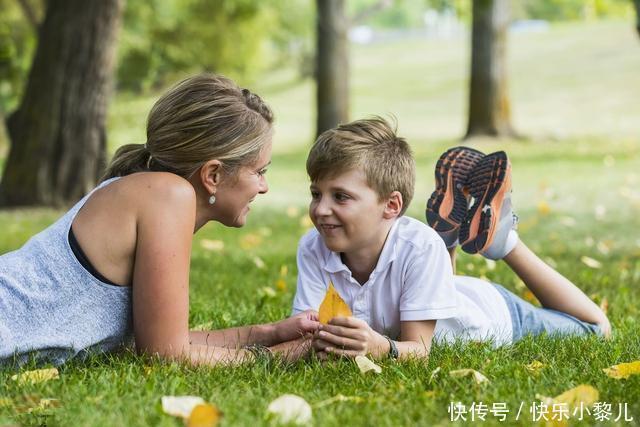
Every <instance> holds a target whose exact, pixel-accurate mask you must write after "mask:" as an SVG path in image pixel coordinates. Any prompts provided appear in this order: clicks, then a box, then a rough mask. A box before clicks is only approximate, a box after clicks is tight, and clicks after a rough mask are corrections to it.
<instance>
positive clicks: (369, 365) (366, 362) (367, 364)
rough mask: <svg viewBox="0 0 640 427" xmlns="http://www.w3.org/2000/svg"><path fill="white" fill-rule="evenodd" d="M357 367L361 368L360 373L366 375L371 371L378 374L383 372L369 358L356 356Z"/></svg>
mask: <svg viewBox="0 0 640 427" xmlns="http://www.w3.org/2000/svg"><path fill="white" fill-rule="evenodd" d="M356 365H358V368H360V372H362V373H363V374H366V373H367V372H369V371H373V372H375V373H376V374H379V373H381V372H382V368H381V367H380V366H378V365H376V364H375V363H373V362H372V361H371V360H370V359H369V358H368V357H367V356H356Z"/></svg>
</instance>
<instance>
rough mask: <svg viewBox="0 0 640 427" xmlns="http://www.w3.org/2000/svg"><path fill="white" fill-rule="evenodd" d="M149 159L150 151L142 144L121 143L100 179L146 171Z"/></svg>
mask: <svg viewBox="0 0 640 427" xmlns="http://www.w3.org/2000/svg"><path fill="white" fill-rule="evenodd" d="M150 160H151V153H149V151H148V150H147V149H146V148H145V146H144V144H127V145H123V146H122V147H120V148H118V151H116V154H115V155H114V156H113V159H112V160H111V163H110V164H109V166H108V167H107V170H106V171H105V173H104V175H103V176H102V179H101V181H104V180H107V179H109V178H114V177H116V176H125V175H129V174H132V173H135V172H143V171H148V170H149V163H150Z"/></svg>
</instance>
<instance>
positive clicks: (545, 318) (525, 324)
mask: <svg viewBox="0 0 640 427" xmlns="http://www.w3.org/2000/svg"><path fill="white" fill-rule="evenodd" d="M494 286H495V287H496V289H497V290H498V292H500V294H501V295H502V296H503V297H504V299H505V301H506V302H507V307H509V313H510V314H511V322H512V324H513V342H514V343H515V342H516V341H519V340H520V339H522V338H524V337H525V336H527V335H540V334H543V333H545V332H546V333H547V334H548V335H555V336H562V335H589V334H598V335H602V331H601V330H600V327H599V326H598V325H594V324H592V323H589V322H583V321H582V320H579V319H576V318H575V317H573V316H571V315H569V314H567V313H563V312H561V311H556V310H551V309H549V308H540V307H536V306H534V305H532V304H529V303H528V302H527V301H525V300H523V299H522V298H520V297H518V296H517V295H515V294H513V293H512V292H509V291H508V290H506V289H505V288H503V287H502V286H500V285H498V284H496V283H494Z"/></svg>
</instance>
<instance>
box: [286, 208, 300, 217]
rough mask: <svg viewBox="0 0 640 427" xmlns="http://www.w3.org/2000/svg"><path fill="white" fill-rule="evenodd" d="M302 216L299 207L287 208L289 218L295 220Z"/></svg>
mask: <svg viewBox="0 0 640 427" xmlns="http://www.w3.org/2000/svg"><path fill="white" fill-rule="evenodd" d="M299 214H300V209H298V207H297V206H289V207H288V208H287V216H288V217H289V218H295V217H297V216H298V215H299Z"/></svg>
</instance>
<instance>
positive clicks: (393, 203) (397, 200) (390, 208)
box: [382, 191, 404, 219]
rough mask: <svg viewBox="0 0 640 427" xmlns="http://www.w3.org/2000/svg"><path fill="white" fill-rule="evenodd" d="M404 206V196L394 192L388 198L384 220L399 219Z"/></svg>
mask: <svg viewBox="0 0 640 427" xmlns="http://www.w3.org/2000/svg"><path fill="white" fill-rule="evenodd" d="M402 206H404V203H403V201H402V194H400V192H399V191H393V192H392V193H391V194H390V195H389V197H388V198H387V202H386V204H385V207H384V212H383V214H382V216H383V218H384V219H392V218H397V217H399V216H400V212H402Z"/></svg>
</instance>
